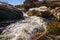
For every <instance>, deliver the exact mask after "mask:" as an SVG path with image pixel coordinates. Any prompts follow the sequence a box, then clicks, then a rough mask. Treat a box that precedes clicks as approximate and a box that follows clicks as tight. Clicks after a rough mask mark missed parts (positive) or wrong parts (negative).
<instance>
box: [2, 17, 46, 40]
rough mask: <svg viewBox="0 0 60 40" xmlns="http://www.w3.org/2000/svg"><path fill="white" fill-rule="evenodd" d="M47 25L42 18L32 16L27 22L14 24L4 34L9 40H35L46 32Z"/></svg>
mask: <svg viewBox="0 0 60 40" xmlns="http://www.w3.org/2000/svg"><path fill="white" fill-rule="evenodd" d="M46 27H47V23H46V22H45V21H44V19H43V18H41V17H36V16H31V17H28V18H26V19H25V20H22V21H18V22H16V23H13V24H11V25H9V26H7V28H6V29H5V30H4V31H3V32H2V34H3V36H4V38H5V39H7V40H33V38H34V37H35V36H36V35H38V34H40V35H41V32H44V31H47V30H46Z"/></svg>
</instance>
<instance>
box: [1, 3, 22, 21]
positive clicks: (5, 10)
mask: <svg viewBox="0 0 60 40" xmlns="http://www.w3.org/2000/svg"><path fill="white" fill-rule="evenodd" d="M22 18H23V13H22V12H21V11H20V10H19V9H18V8H16V7H14V6H13V5H10V4H6V3H0V21H5V20H16V19H22Z"/></svg>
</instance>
